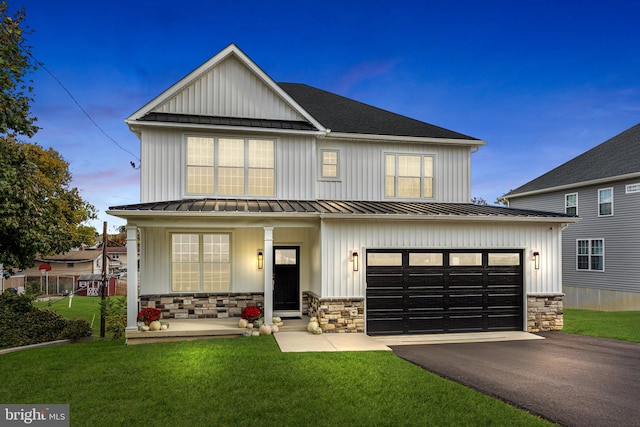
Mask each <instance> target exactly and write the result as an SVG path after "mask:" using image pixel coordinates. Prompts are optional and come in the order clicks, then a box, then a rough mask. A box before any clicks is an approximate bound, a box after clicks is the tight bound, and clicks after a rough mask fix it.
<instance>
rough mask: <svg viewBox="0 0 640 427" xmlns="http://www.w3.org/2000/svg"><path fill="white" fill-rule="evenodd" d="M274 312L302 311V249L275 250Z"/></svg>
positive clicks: (287, 247)
mask: <svg viewBox="0 0 640 427" xmlns="http://www.w3.org/2000/svg"><path fill="white" fill-rule="evenodd" d="M273 255H274V256H273V259H274V265H273V310H274V311H300V247H299V246H277V247H274V248H273Z"/></svg>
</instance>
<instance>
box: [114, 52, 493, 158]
mask: <svg viewBox="0 0 640 427" xmlns="http://www.w3.org/2000/svg"><path fill="white" fill-rule="evenodd" d="M225 64H226V65H227V66H228V67H229V69H226V70H225V71H224V72H222V71H220V72H219V73H218V75H217V77H215V76H214V74H215V73H216V71H215V70H216V69H217V67H222V66H223V65H225ZM223 75H224V76H226V77H224V78H237V79H239V81H238V82H237V83H238V84H233V85H232V87H233V90H234V91H236V92H237V93H236V92H234V99H236V98H238V99H243V100H244V101H245V102H247V103H248V104H252V105H253V104H255V106H256V110H254V111H251V112H250V111H246V110H245V111H243V113H245V114H244V116H242V117H237V116H236V114H237V113H229V111H225V110H224V108H222V107H219V106H218V107H216V106H217V105H218V104H217V103H216V102H213V101H211V99H216V98H215V96H217V95H216V94H215V93H214V90H213V88H214V87H215V84H216V83H215V82H218V81H219V79H222V78H223V77H221V76H223ZM242 79H244V80H242ZM249 79H251V81H252V82H254V81H255V82H258V83H256V84H253V83H252V84H251V85H250V87H252V88H253V89H255V88H256V87H257V86H258V85H262V86H261V87H265V86H266V87H267V88H269V89H268V90H267V91H266V92H260V93H258V92H256V94H252V93H244V92H242V89H241V88H245V90H249V89H246V88H247V87H249V86H247V85H243V84H242V82H246V81H248V80H249ZM221 91H222V90H221ZM194 93H199V94H201V96H199V97H198V96H196V95H194ZM264 93H269V100H265V99H264ZM189 97H196V99H197V102H196V105H199V106H201V107H199V108H200V109H201V110H206V111H205V113H204V114H203V113H202V111H199V110H198V109H197V108H196V109H195V110H194V109H193V108H191V107H188V106H187V107H185V105H186V104H189V105H190V104H191V103H192V102H194V101H193V100H191V99H190V98H189ZM254 97H255V99H254ZM186 100H189V101H188V102H187V101H186ZM261 103H262V104H261ZM271 103H278V104H279V105H281V106H282V108H283V109H284V110H285V111H286V114H285V113H282V115H281V116H279V117H272V116H268V115H265V117H254V116H257V115H258V111H260V110H259V105H267V104H269V105H270V104H271ZM189 108H191V110H189ZM194 108H195V107H194ZM225 113H226V114H225ZM230 116H233V117H230ZM126 122H127V123H128V124H129V126H130V127H131V128H132V130H134V127H135V126H136V125H139V124H146V125H155V126H159V125H165V126H167V125H172V124H175V123H178V124H180V125H182V126H212V127H216V128H219V129H241V128H245V129H251V130H254V129H261V130H264V131H267V130H270V131H274V130H275V131H289V132H290V131H294V132H306V133H308V132H312V133H315V134H318V135H330V137H332V138H341V137H342V138H357V139H387V140H388V139H392V140H393V139H398V140H402V141H410V142H439V143H452V144H464V145H471V146H480V145H484V144H485V142H484V141H481V140H479V139H477V138H473V137H470V136H467V135H463V134H461V133H458V132H454V131H451V130H448V129H444V128H442V127H439V126H434V125H431V124H429V123H425V122H422V121H420V120H415V119H412V118H409V117H406V116H402V115H400V114H396V113H392V112H390V111H386V110H383V109H380V108H377V107H373V106H371V105H367V104H364V103H362V102H358V101H355V100H352V99H349V98H346V97H343V96H340V95H336V94H334V93H331V92H327V91H325V90H321V89H317V88H314V87H311V86H308V85H305V84H296V83H275V82H274V81H273V79H271V77H269V76H268V75H267V74H266V73H265V72H264V71H262V69H261V68H260V67H258V66H257V65H256V64H255V63H254V62H253V61H252V60H251V59H250V58H249V57H248V56H247V55H245V54H244V53H243V52H242V51H241V50H240V49H239V48H238V47H237V46H236V45H234V44H231V45H229V46H227V47H226V48H225V49H223V50H222V51H221V52H220V53H218V54H217V55H215V56H214V57H213V58H211V59H209V60H208V61H207V62H205V63H204V64H202V65H201V66H200V67H198V68H197V69H195V70H194V71H192V72H191V73H189V74H188V75H187V76H186V77H184V78H183V79H181V80H180V81H179V82H177V83H176V84H174V85H173V86H171V87H170V88H169V89H167V90H166V91H164V92H163V93H161V94H160V95H158V96H157V97H156V98H154V99H153V100H151V101H150V102H148V103H147V104H146V105H145V106H143V107H142V108H140V109H139V110H138V111H136V112H135V113H133V114H132V115H131V116H130V117H129V118H128V119H126Z"/></svg>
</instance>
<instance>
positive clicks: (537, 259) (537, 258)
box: [533, 251, 540, 270]
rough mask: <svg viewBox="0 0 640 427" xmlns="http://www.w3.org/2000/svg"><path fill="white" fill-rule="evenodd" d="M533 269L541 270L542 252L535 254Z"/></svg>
mask: <svg viewBox="0 0 640 427" xmlns="http://www.w3.org/2000/svg"><path fill="white" fill-rule="evenodd" d="M533 267H534V268H535V269H536V270H540V252H538V251H536V252H534V253H533Z"/></svg>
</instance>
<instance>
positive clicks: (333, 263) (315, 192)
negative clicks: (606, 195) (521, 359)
mask: <svg viewBox="0 0 640 427" xmlns="http://www.w3.org/2000/svg"><path fill="white" fill-rule="evenodd" d="M126 122H127V124H128V125H129V127H130V129H131V130H132V131H133V132H134V133H135V134H136V135H137V136H138V137H139V138H140V148H141V150H140V152H141V158H142V161H141V167H140V180H141V183H140V187H141V188H140V198H141V203H139V204H133V205H124V206H114V207H111V208H110V210H109V211H108V213H110V214H111V215H115V216H118V217H120V218H123V219H126V220H127V253H128V262H127V264H128V267H127V268H128V291H127V292H128V310H127V313H128V325H127V331H132V332H133V331H136V330H137V326H136V314H137V310H138V303H139V304H140V306H142V307H156V308H158V309H160V310H162V312H163V317H165V318H199V319H206V318H220V317H230V316H238V315H239V314H240V311H241V310H242V308H243V307H245V306H247V305H257V304H262V305H263V306H264V310H265V318H266V319H267V321H268V320H269V319H271V318H272V315H273V314H275V315H276V316H302V315H309V316H317V317H318V318H319V322H320V325H321V328H322V329H323V331H325V332H366V333H368V334H372V335H374V334H377V335H383V334H411V333H414V334H415V333H441V332H473V331H503V330H530V331H539V330H554V329H561V328H562V321H563V318H562V286H561V268H562V264H561V257H560V255H561V242H562V229H563V228H564V227H565V225H566V224H567V223H571V222H574V221H575V218H573V217H571V216H568V215H565V214H562V213H546V212H538V211H531V210H517V209H508V208H505V207H495V206H475V205H473V204H472V203H470V199H471V195H470V193H471V155H472V153H473V152H475V151H476V150H477V149H478V148H479V147H481V146H483V145H484V144H485V143H484V142H483V141H481V140H479V139H477V138H473V137H470V136H466V135H463V134H460V133H458V132H454V131H450V130H447V129H443V128H440V127H437V126H433V125H430V124H428V123H425V122H421V121H418V120H414V119H411V118H408V117H404V116H401V115H398V114H394V113H392V112H389V111H384V110H381V109H379V108H375V107H373V106H370V105H366V104H363V103H360V102H357V101H354V100H351V99H348V98H344V97H342V96H339V95H336V94H332V93H329V92H326V91H323V90H320V89H316V88H313V87H310V86H307V85H303V84H292V83H276V82H275V81H274V80H273V79H272V78H271V77H270V76H269V75H267V74H266V73H265V72H264V71H263V70H262V69H261V68H260V67H259V66H258V65H257V64H255V63H254V62H253V61H252V60H251V59H250V58H249V57H248V56H247V55H245V54H244V53H243V52H242V51H241V50H240V49H238V47H236V46H235V45H230V46H228V47H227V48H225V49H224V50H222V51H221V52H220V53H218V54H217V55H215V56H214V57H213V58H211V59H209V60H208V61H207V62H205V63H204V64H202V65H201V66H200V67H198V68H197V69H195V70H194V71H193V72H191V73H190V74H189V75H187V76H186V77H184V78H183V79H181V80H180V81H178V82H177V83H176V84H175V85H173V86H172V87H170V88H169V89H167V90H166V91H164V92H163V93H161V94H159V95H158V96H157V97H156V98H154V99H153V100H151V101H150V102H149V103H148V104H146V105H145V106H143V107H142V108H140V109H139V110H138V111H136V112H135V113H133V114H132V115H131V116H130V117H129V118H128V119H127V120H126ZM138 230H139V231H140V260H141V262H140V266H141V267H140V270H139V272H140V276H139V277H140V287H139V289H138V283H137V278H138V274H136V273H137V272H138V265H137V262H136V254H137V242H138V239H137V231H138ZM534 259H535V261H534ZM138 299H139V300H138Z"/></svg>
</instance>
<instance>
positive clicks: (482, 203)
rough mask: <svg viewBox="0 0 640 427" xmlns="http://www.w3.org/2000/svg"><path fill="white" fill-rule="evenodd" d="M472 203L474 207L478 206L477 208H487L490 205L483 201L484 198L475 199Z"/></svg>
mask: <svg viewBox="0 0 640 427" xmlns="http://www.w3.org/2000/svg"><path fill="white" fill-rule="evenodd" d="M471 203H473V204H474V205H477V206H487V205H489V203H487V201H486V200H485V199H483V198H482V197H474V198H473V199H471Z"/></svg>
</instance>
